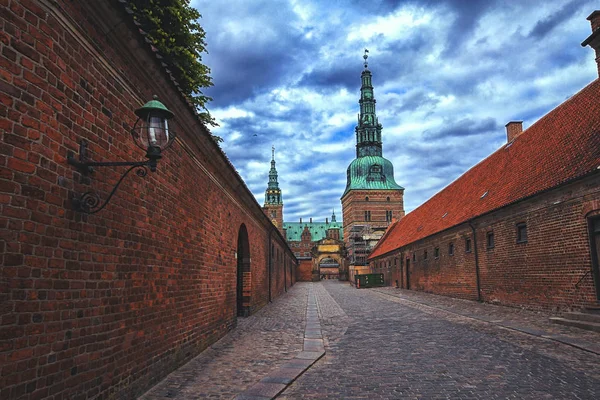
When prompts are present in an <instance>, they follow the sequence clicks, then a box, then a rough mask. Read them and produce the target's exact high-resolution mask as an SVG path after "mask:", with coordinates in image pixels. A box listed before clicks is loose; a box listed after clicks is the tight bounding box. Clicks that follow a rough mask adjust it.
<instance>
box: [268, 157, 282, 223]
mask: <svg viewBox="0 0 600 400" xmlns="http://www.w3.org/2000/svg"><path fill="white" fill-rule="evenodd" d="M277 178H278V175H277V168H275V146H272V147H271V169H270V170H269V183H268V184H267V190H266V191H265V204H264V206H263V211H264V212H265V214H267V216H268V217H269V218H270V219H271V222H273V225H275V226H276V227H277V228H279V230H280V231H281V232H282V233H283V198H282V196H281V189H280V188H279V181H278V180H277Z"/></svg>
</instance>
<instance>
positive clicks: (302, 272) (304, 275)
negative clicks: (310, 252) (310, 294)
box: [297, 259, 312, 282]
mask: <svg viewBox="0 0 600 400" xmlns="http://www.w3.org/2000/svg"><path fill="white" fill-rule="evenodd" d="M297 279H298V281H300V282H311V281H312V259H301V260H299V264H298V270H297Z"/></svg>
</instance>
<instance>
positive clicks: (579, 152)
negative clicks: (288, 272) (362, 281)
mask: <svg viewBox="0 0 600 400" xmlns="http://www.w3.org/2000/svg"><path fill="white" fill-rule="evenodd" d="M599 168H600V80H599V79H597V80H595V81H594V82H592V83H590V84H589V85H588V86H586V87H585V88H583V89H582V90H581V91H580V92H579V93H577V94H575V95H574V96H573V97H571V98H570V99H569V100H567V101H565V102H564V103H562V104H561V105H559V106H558V107H556V108H555V109H554V110H552V111H551V112H550V113H548V114H546V115H545V116H544V117H542V118H541V119H540V120H539V121H537V122H536V123H535V124H533V125H532V126H531V127H530V128H529V129H527V130H525V131H524V132H523V133H521V135H519V136H518V137H517V138H516V139H515V140H513V141H512V142H511V143H508V144H506V145H504V146H502V147H501V148H500V149H498V150H497V151H496V152H494V153H492V154H491V155H490V156H489V157H487V158H486V159H484V160H483V161H481V162H480V163H479V164H477V165H475V166H474V167H473V168H471V169H470V170H468V171H467V172H465V173H464V174H463V175H461V176H460V177H459V178H458V179H456V180H455V181H454V182H452V183H451V184H450V185H448V186H447V187H446V188H444V189H443V190H441V191H440V192H438V193H437V194H436V195H434V196H433V197H432V198H431V199H429V200H428V201H426V202H425V203H423V204H422V205H421V206H419V207H418V208H416V209H415V210H413V211H412V212H410V213H408V214H407V215H406V216H405V217H404V218H402V219H401V220H400V221H398V222H397V223H395V224H393V225H392V226H390V228H389V229H388V232H387V233H386V235H385V237H384V238H382V240H380V241H379V243H378V244H377V246H376V247H375V249H373V251H372V252H371V255H370V256H369V259H373V258H376V257H378V256H381V255H383V254H386V253H388V252H390V251H393V250H395V249H397V248H399V247H402V246H405V245H407V244H409V243H412V242H415V241H417V240H419V239H423V238H425V237H427V236H430V235H433V234H435V233H437V232H440V231H443V230H445V229H448V228H451V227H453V226H456V225H459V224H461V223H464V222H466V221H468V220H470V219H471V218H474V217H477V216H480V215H482V214H486V213H488V212H490V211H493V210H496V209H499V208H501V207H504V206H506V205H508V204H511V203H514V202H516V201H518V200H522V199H525V198H527V197H529V196H532V195H534V194H536V193H539V192H542V191H545V190H548V189H551V188H553V187H555V186H558V185H560V184H563V183H566V182H569V181H572V180H574V179H577V178H580V177H583V176H585V175H588V174H591V173H599V172H600V169H599Z"/></svg>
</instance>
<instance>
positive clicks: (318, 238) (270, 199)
mask: <svg viewBox="0 0 600 400" xmlns="http://www.w3.org/2000/svg"><path fill="white" fill-rule="evenodd" d="M263 211H264V213H265V214H266V215H267V216H268V217H269V218H270V219H271V222H272V223H273V225H275V226H276V227H277V228H278V229H279V231H280V232H281V234H282V235H283V237H285V238H286V240H287V243H288V245H289V246H290V247H291V248H292V251H293V252H294V255H295V256H296V258H297V260H298V262H299V265H298V268H297V270H296V274H297V279H298V280H302V281H318V280H320V279H341V280H346V279H347V268H346V261H345V256H346V251H345V246H344V242H343V241H342V239H341V238H342V235H343V229H342V225H341V224H340V223H339V222H337V221H336V216H335V210H334V211H333V212H332V215H331V222H330V221H329V218H326V219H325V222H313V219H312V218H309V221H308V222H302V218H300V222H283V198H282V194H281V189H280V188H279V181H278V174H277V168H276V167H275V148H274V147H273V148H272V149H271V169H270V170H269V183H268V184H267V190H266V191H265V202H264V206H263Z"/></svg>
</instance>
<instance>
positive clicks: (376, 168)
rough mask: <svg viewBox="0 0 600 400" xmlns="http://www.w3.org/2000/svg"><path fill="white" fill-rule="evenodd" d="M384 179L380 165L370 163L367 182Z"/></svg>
mask: <svg viewBox="0 0 600 400" xmlns="http://www.w3.org/2000/svg"><path fill="white" fill-rule="evenodd" d="M384 180H385V176H384V175H383V172H382V168H381V165H379V164H374V165H371V167H370V168H369V173H368V174H367V182H383V181H384Z"/></svg>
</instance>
